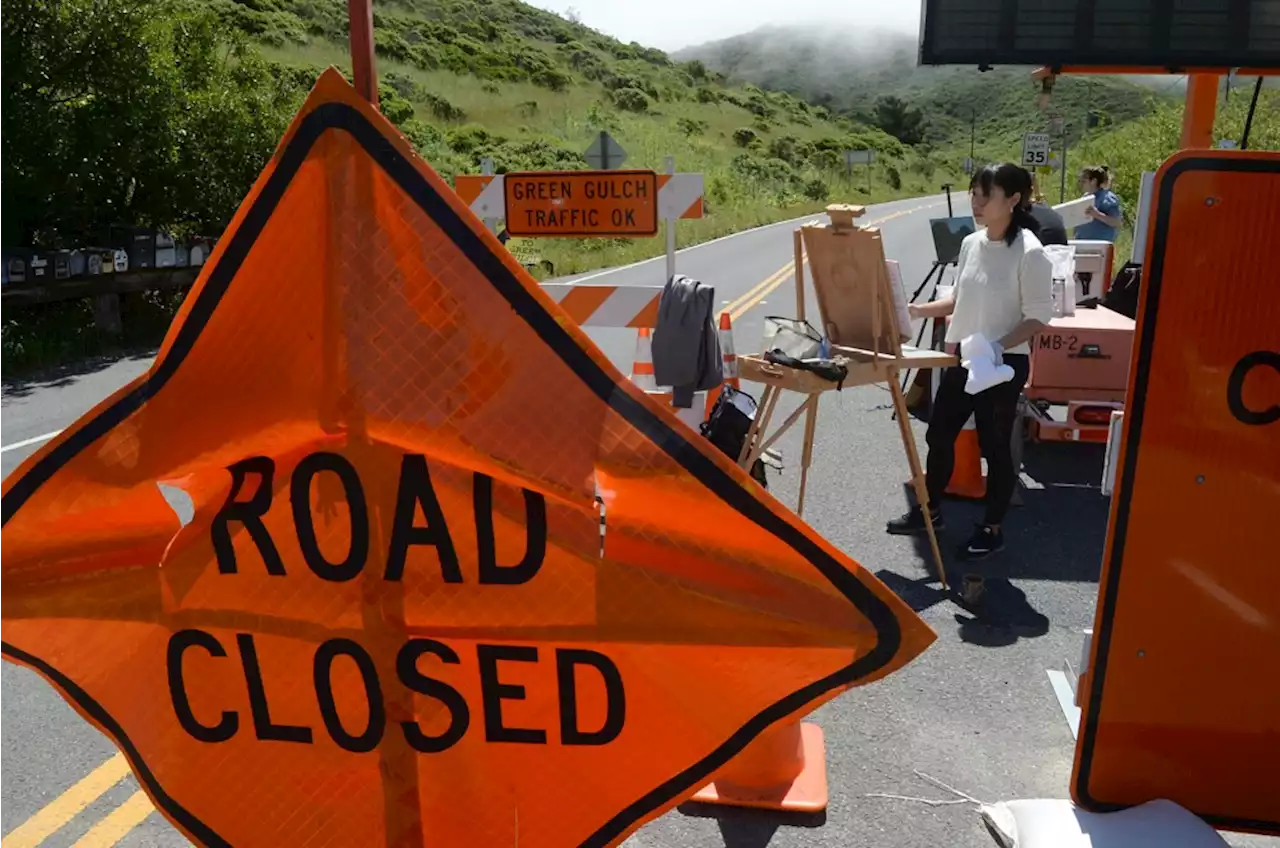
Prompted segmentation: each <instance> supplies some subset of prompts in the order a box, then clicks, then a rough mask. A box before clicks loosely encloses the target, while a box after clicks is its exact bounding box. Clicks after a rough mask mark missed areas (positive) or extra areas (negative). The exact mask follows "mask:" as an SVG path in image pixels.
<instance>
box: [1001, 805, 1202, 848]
mask: <svg viewBox="0 0 1280 848" xmlns="http://www.w3.org/2000/svg"><path fill="white" fill-rule="evenodd" d="M979 813H980V814H981V815H982V820H983V821H984V822H985V823H986V825H987V827H988V828H989V829H990V831H991V834H992V836H993V837H994V838H995V840H996V842H997V843H998V844H999V845H1001V846H1002V848H1224V846H1226V845H1227V843H1226V841H1225V840H1223V838H1222V837H1221V836H1220V835H1219V834H1218V832H1217V831H1216V830H1214V829H1213V828H1212V827H1210V826H1209V825H1208V824H1206V823H1205V821H1204V820H1203V819H1201V818H1200V817H1199V816H1197V815H1196V814H1195V813H1192V812H1190V811H1189V810H1187V809H1185V808H1183V807H1180V806H1179V805H1177V804H1175V803H1173V802H1172V801H1166V800H1163V799H1160V800H1156V801H1148V802H1147V803H1145V804H1141V805H1139V806H1137V807H1130V808H1129V809H1127V810H1120V811H1118V812H1114V813H1090V812H1087V811H1085V810H1081V809H1080V808H1079V807H1077V806H1075V804H1072V803H1071V802H1070V801H1068V800H1065V799H1056V798H1038V799H1033V800H1024V801H1001V802H1000V803H998V804H983V805H982V806H981V808H979Z"/></svg>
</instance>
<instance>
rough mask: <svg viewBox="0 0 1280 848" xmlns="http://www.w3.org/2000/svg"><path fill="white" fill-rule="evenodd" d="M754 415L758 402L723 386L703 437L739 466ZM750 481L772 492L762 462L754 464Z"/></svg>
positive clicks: (702, 425)
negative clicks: (752, 480) (739, 458)
mask: <svg viewBox="0 0 1280 848" xmlns="http://www.w3.org/2000/svg"><path fill="white" fill-rule="evenodd" d="M748 410H749V411H748ZM755 413H756V399H755V398H753V397H752V396H751V395H749V394H747V393H746V392H743V391H739V390H738V389H735V388H734V387H733V386H727V385H726V386H723V387H722V388H721V391H720V396H719V397H718V398H716V402H715V405H714V406H713V407H711V414H710V415H709V416H707V420H706V421H704V422H702V424H701V425H700V429H701V430H702V435H703V436H705V437H706V438H707V440H708V441H709V442H711V444H713V445H715V446H716V447H717V448H719V450H720V452H721V453H723V454H724V455H725V456H727V457H729V459H730V460H732V461H733V462H737V461H738V457H739V456H741V455H742V445H743V443H744V442H745V441H746V439H747V431H748V430H750V429H751V421H752V419H753V418H754V416H755ZM757 437H758V435H757ZM751 477H752V478H753V479H754V480H755V481H756V482H757V483H759V484H760V485H761V486H764V487H765V488H766V489H767V488H769V484H768V482H767V481H766V479H765V474H764V463H763V462H762V461H760V460H758V459H757V460H756V461H755V462H754V463H752V465H751Z"/></svg>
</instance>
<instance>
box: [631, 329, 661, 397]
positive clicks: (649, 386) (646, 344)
mask: <svg viewBox="0 0 1280 848" xmlns="http://www.w3.org/2000/svg"><path fill="white" fill-rule="evenodd" d="M631 382H633V383H635V384H636V386H637V388H640V389H643V390H644V391H646V392H656V391H657V390H658V381H657V379H656V378H655V377H654V376H653V332H652V331H651V330H650V329H649V328H648V327H641V328H640V335H639V336H638V337H637V338H636V355H635V357H634V358H633V360H632V363H631Z"/></svg>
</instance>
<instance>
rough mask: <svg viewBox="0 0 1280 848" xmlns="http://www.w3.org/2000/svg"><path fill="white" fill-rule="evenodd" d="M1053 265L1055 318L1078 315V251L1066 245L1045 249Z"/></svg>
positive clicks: (1054, 245)
mask: <svg viewBox="0 0 1280 848" xmlns="http://www.w3.org/2000/svg"><path fill="white" fill-rule="evenodd" d="M1044 254H1045V256H1048V257H1049V262H1050V263H1052V265H1053V317H1054V318H1063V317H1066V316H1069V315H1075V314H1076V251H1075V248H1074V247H1071V246H1070V245H1064V244H1051V245H1048V246H1046V247H1045V249H1044Z"/></svg>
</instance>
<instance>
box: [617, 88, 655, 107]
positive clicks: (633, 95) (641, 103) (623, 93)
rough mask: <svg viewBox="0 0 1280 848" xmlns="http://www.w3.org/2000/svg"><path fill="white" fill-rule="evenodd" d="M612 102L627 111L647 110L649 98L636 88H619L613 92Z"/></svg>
mask: <svg viewBox="0 0 1280 848" xmlns="http://www.w3.org/2000/svg"><path fill="white" fill-rule="evenodd" d="M613 104H614V105H615V106H617V107H618V108H619V109H623V110H626V111H627V112H647V111H649V98H648V97H647V96H646V95H645V93H644V92H643V91H641V90H640V89H638V88H620V89H618V90H617V91H615V92H613Z"/></svg>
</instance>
